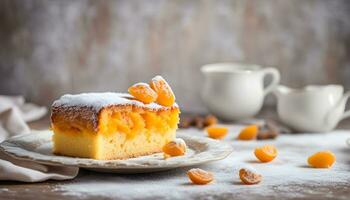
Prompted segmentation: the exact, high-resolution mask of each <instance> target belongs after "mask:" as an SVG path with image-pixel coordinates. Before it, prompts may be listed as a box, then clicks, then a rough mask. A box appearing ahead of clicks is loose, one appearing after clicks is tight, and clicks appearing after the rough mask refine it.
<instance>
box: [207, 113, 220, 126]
mask: <svg viewBox="0 0 350 200" xmlns="http://www.w3.org/2000/svg"><path fill="white" fill-rule="evenodd" d="M217 123H218V119H217V118H216V117H215V116H214V115H207V116H206V117H205V119H204V126H205V127H208V126H212V125H215V124H217Z"/></svg>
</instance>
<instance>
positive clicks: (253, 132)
mask: <svg viewBox="0 0 350 200" xmlns="http://www.w3.org/2000/svg"><path fill="white" fill-rule="evenodd" d="M258 131H259V128H258V126H257V125H250V126H247V127H245V128H244V129H243V130H242V131H241V132H240V133H239V135H238V139H239V140H254V139H256V136H257V135H258Z"/></svg>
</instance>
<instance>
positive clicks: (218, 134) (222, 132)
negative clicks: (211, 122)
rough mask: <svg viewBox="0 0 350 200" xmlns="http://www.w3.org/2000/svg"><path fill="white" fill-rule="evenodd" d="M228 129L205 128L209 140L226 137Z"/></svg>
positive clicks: (217, 127) (218, 127)
mask: <svg viewBox="0 0 350 200" xmlns="http://www.w3.org/2000/svg"><path fill="white" fill-rule="evenodd" d="M227 132H228V128H226V127H222V126H210V127H208V128H207V133H208V136H209V137H210V138H213V139H222V138H224V137H225V136H226V135H227Z"/></svg>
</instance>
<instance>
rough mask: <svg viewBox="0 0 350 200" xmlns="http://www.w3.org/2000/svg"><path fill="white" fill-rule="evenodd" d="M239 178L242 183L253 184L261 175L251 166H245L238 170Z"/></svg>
mask: <svg viewBox="0 0 350 200" xmlns="http://www.w3.org/2000/svg"><path fill="white" fill-rule="evenodd" d="M239 178H240V179H241V181H242V182H243V183H244V184H247V185H253V184H258V183H260V181H261V179H262V176H261V175H260V174H259V173H258V172H257V171H256V170H255V169H253V168H252V167H245V168H241V169H240V170H239Z"/></svg>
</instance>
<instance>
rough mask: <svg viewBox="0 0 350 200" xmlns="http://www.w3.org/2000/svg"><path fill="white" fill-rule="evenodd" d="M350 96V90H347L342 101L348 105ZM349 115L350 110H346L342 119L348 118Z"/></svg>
mask: <svg viewBox="0 0 350 200" xmlns="http://www.w3.org/2000/svg"><path fill="white" fill-rule="evenodd" d="M349 97H350V91H347V92H346V93H345V94H344V96H343V98H342V101H344V102H345V105H346V103H347V101H348V99H349ZM348 117H350V110H347V111H345V112H344V113H343V115H342V117H341V119H342V120H343V119H345V118H348Z"/></svg>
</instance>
